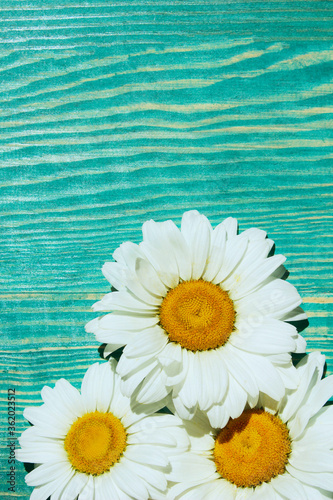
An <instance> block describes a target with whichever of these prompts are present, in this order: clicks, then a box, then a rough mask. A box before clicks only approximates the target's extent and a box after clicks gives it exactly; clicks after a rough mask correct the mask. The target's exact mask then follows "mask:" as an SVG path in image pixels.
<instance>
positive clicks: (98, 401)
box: [17, 360, 188, 500]
mask: <svg viewBox="0 0 333 500" xmlns="http://www.w3.org/2000/svg"><path fill="white" fill-rule="evenodd" d="M115 371H116V363H115V362H114V360H113V361H112V362H111V363H109V362H105V363H103V364H98V363H96V364H94V365H92V366H91V367H90V368H89V369H88V371H87V372H86V374H85V376H84V379H83V382H82V387H81V394H80V392H79V391H78V390H77V389H75V388H74V387H73V386H72V385H71V384H70V383H69V382H67V381H66V380H64V379H61V380H59V381H58V382H57V383H56V384H55V387H54V389H51V388H50V387H47V386H45V387H44V388H43V389H42V393H41V395H42V398H43V401H44V404H43V405H42V406H40V407H30V408H27V409H26V410H25V411H24V416H25V417H26V418H27V419H28V420H29V421H30V422H31V423H32V424H33V426H32V427H30V428H29V429H27V430H25V431H24V432H23V434H22V435H21V437H20V439H19V442H20V445H21V449H19V450H17V458H18V460H20V461H22V462H31V463H34V464H38V466H37V467H36V468H35V469H34V470H33V471H32V472H29V474H27V476H26V482H27V484H28V485H29V486H34V487H35V489H34V490H33V493H32V495H31V497H30V498H31V500H45V499H47V498H48V497H49V496H50V497H51V500H60V499H61V500H74V499H79V500H91V499H94V500H109V499H110V498H112V500H133V499H135V500H147V499H148V498H150V499H161V498H165V492H166V488H167V481H166V478H165V472H166V471H167V470H168V467H169V458H170V456H171V455H172V454H173V453H176V454H177V453H181V452H183V451H185V450H187V449H188V438H187V435H186V433H185V431H184V430H183V429H182V428H181V427H180V421H179V419H178V418H177V417H174V416H173V415H164V414H154V415H152V413H153V412H154V411H155V410H156V409H158V407H157V406H156V404H155V405H148V406H146V407H144V408H135V407H132V406H131V404H130V400H129V399H128V398H127V397H126V396H123V395H122V394H121V392H120V389H119V376H118V375H117V374H116V373H115Z"/></svg>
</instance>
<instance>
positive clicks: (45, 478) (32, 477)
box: [25, 460, 74, 494]
mask: <svg viewBox="0 0 333 500" xmlns="http://www.w3.org/2000/svg"><path fill="white" fill-rule="evenodd" d="M73 474H74V471H73V470H72V466H71V464H70V463H69V462H68V460H65V461H57V462H49V463H44V464H42V465H39V466H38V467H36V468H35V469H33V470H32V471H31V472H29V474H27V475H26V476H25V481H26V483H27V485H28V486H41V485H43V484H46V483H53V482H54V481H60V480H61V479H63V485H64V486H65V484H66V483H67V481H68V480H69V478H70V477H71V476H73ZM53 488H54V487H53ZM54 489H56V488H54ZM49 494H51V493H49Z"/></svg>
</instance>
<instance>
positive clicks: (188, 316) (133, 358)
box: [86, 211, 306, 425]
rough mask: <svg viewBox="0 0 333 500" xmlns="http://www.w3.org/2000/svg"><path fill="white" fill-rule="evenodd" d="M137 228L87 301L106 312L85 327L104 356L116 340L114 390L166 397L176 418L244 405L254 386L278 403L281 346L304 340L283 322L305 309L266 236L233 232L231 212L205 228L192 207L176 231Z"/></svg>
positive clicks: (286, 359)
mask: <svg viewBox="0 0 333 500" xmlns="http://www.w3.org/2000/svg"><path fill="white" fill-rule="evenodd" d="M142 232H143V241H142V242H141V243H140V244H139V245H136V244H134V243H131V242H126V243H123V244H122V245H120V247H119V248H118V249H117V250H116V251H115V252H114V254H113V257H114V259H115V260H116V262H107V263H106V264H105V265H104V267H103V273H104V275H105V277H106V278H107V279H108V280H109V282H110V283H111V285H112V286H113V287H114V288H116V289H117V290H118V291H115V292H111V293H109V294H107V295H105V296H104V297H103V298H102V300H101V301H99V302H97V303H96V304H94V306H93V308H94V310H95V311H113V312H112V313H111V314H107V315H106V316H103V317H100V318H96V319H94V320H92V321H90V322H89V323H88V324H87V325H86V330H87V332H92V333H94V334H95V335H96V338H97V340H99V341H100V342H103V343H107V344H108V345H107V348H106V351H105V353H106V354H109V353H110V352H112V351H114V350H116V349H118V348H119V347H122V346H125V349H124V351H123V354H122V356H121V358H120V361H119V364H118V368H117V371H118V373H119V374H120V375H121V377H122V385H121V389H122V391H123V392H124V394H126V395H128V396H130V395H131V394H132V393H133V392H134V391H135V393H134V395H133V397H135V398H136V400H137V401H138V402H141V403H149V402H152V401H158V400H159V399H162V398H165V397H166V396H167V395H169V394H170V395H171V396H172V399H173V403H174V405H175V408H176V411H177V413H178V415H179V416H181V418H191V416H193V414H194V412H195V410H196V408H197V407H199V408H200V409H201V410H204V411H207V412H208V416H209V418H210V420H211V423H212V425H214V422H215V421H217V420H218V421H221V418H222V419H224V422H225V423H226V422H227V421H228V419H229V417H230V416H231V417H236V416H238V415H240V413H241V412H242V410H243V408H244V405H245V404H246V402H247V401H248V402H249V403H250V405H251V406H254V405H255V404H256V403H257V401H258V397H259V391H261V392H264V393H266V394H268V395H269V396H270V397H272V398H275V399H277V400H278V399H280V398H281V397H282V396H283V394H284V390H285V386H286V387H288V388H295V387H296V385H297V376H296V371H295V369H294V367H293V365H292V363H291V356H290V352H303V351H304V350H305V341H304V339H303V338H302V337H301V336H299V335H298V333H297V330H296V328H295V327H294V326H292V325H291V324H289V323H288V322H290V321H298V320H302V319H305V318H306V316H305V314H304V312H303V311H302V309H301V308H300V307H299V305H300V303H301V298H300V296H299V294H298V293H297V291H296V289H295V288H294V287H293V286H292V285H291V284H290V283H288V282H286V281H284V280H283V279H281V278H282V277H283V275H284V274H285V272H286V271H285V268H284V267H283V265H282V264H283V262H284V261H285V257H284V256H283V255H274V256H269V254H270V251H271V249H272V246H273V241H272V240H270V239H267V238H266V233H265V232H264V231H262V230H259V229H255V228H252V229H248V230H246V231H244V232H243V233H241V234H240V235H237V221H236V219H233V218H229V219H226V220H225V221H223V222H222V223H221V224H219V225H218V226H217V227H216V228H215V229H214V230H213V229H212V227H211V225H210V223H209V221H208V219H207V218H206V217H205V216H204V215H201V214H200V213H199V212H197V211H190V212H186V213H184V215H183V218H182V223H181V229H180V230H179V229H178V228H177V227H176V226H175V224H174V223H173V222H172V221H170V220H169V221H166V222H162V223H156V222H154V221H153V220H151V221H148V222H146V223H145V224H144V225H143V229H142Z"/></svg>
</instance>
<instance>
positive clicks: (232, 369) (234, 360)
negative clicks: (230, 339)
mask: <svg viewBox="0 0 333 500" xmlns="http://www.w3.org/2000/svg"><path fill="white" fill-rule="evenodd" d="M222 356H223V360H224V362H225V364H226V367H227V370H228V372H229V373H230V374H231V376H232V377H233V378H234V380H237V383H238V384H239V385H241V386H242V387H243V389H244V390H245V391H246V392H247V393H248V394H250V395H251V396H252V397H256V396H257V395H258V393H259V390H258V385H257V383H256V380H255V377H254V376H253V375H252V374H251V369H249V367H248V366H247V363H246V362H245V363H244V360H243V352H242V351H240V350H239V349H237V348H235V347H233V346H232V345H230V344H229V343H228V344H226V345H225V346H224V348H223V349H221V357H222Z"/></svg>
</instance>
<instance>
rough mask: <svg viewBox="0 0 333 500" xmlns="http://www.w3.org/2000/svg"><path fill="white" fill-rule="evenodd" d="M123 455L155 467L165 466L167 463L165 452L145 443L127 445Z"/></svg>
mask: <svg viewBox="0 0 333 500" xmlns="http://www.w3.org/2000/svg"><path fill="white" fill-rule="evenodd" d="M124 456H125V457H126V458H128V459H129V460H132V461H134V462H137V463H139V464H147V465H153V466H156V467H157V466H160V467H167V465H168V463H169V461H168V459H167V458H166V455H165V453H163V452H162V451H161V450H160V449H159V448H157V447H156V446H150V445H145V444H137V445H135V446H134V445H133V446H128V447H127V448H126V450H125V451H124Z"/></svg>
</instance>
